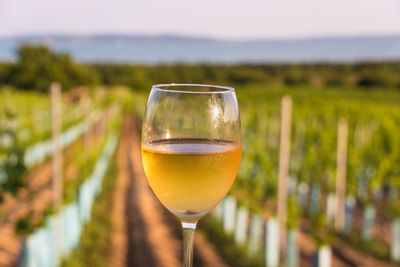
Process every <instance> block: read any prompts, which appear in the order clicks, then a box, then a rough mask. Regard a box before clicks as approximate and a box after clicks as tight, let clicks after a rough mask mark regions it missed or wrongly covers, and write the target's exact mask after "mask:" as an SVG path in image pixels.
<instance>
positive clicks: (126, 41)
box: [0, 34, 400, 63]
mask: <svg viewBox="0 0 400 267" xmlns="http://www.w3.org/2000/svg"><path fill="white" fill-rule="evenodd" d="M23 43H32V44H36V43H42V44H46V45H48V46H49V47H51V48H52V49H54V50H56V51H67V52H69V53H71V54H72V55H73V56H74V58H75V59H77V60H78V61H82V62H125V63H175V62H188V63H197V62H216V63H261V62H273V63H278V62H282V63H288V62H294V63H298V62H325V61H328V62H354V61H378V60H379V61H380V60H400V35H398V36H376V37H337V38H314V39H282V40H270V39H260V40H248V41H225V40H217V39H212V38H202V37H187V36H178V35H157V36H147V35H119V34H102V35H87V36H73V35H31V36H19V37H7V38H0V60H13V59H14V58H15V49H16V48H17V47H18V46H19V45H21V44H23Z"/></svg>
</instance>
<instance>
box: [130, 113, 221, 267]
mask: <svg viewBox="0 0 400 267" xmlns="http://www.w3.org/2000/svg"><path fill="white" fill-rule="evenodd" d="M129 127H130V128H131V129H136V128H135V126H134V125H133V122H132V121H131V122H130V125H129ZM130 132H131V135H130V136H129V138H128V140H129V141H128V144H127V147H128V148H130V149H128V152H129V151H130V152H131V153H130V154H129V155H127V157H123V158H124V159H126V160H129V162H130V163H131V164H130V166H129V168H128V170H127V171H128V172H129V176H130V177H131V179H130V183H129V189H128V192H127V198H126V208H127V210H126V215H127V223H126V226H127V232H128V239H129V240H128V245H129V246H128V255H127V266H138V267H140V266H152V267H176V266H181V265H182V263H181V257H182V256H181V255H182V249H181V247H182V243H181V242H182V239H181V230H180V225H179V223H178V221H177V220H176V219H175V217H174V216H173V215H171V214H170V213H169V212H168V211H166V209H165V208H164V207H163V206H162V205H161V204H160V203H159V202H158V200H157V199H156V198H155V196H154V194H153V192H152V191H151V189H150V187H149V186H148V184H147V181H146V178H145V176H144V173H143V169H142V164H141V159H140V158H141V157H140V141H139V135H138V133H137V132H136V130H131V131H130ZM125 166H126V165H125ZM195 266H204V267H205V266H213V267H227V266H228V265H226V264H225V263H224V261H223V260H222V258H221V257H220V256H219V255H218V254H217V252H216V249H215V248H214V246H212V245H211V244H210V243H209V242H208V241H207V240H206V239H205V238H204V236H203V235H202V234H201V233H200V232H199V233H196V239H195Z"/></svg>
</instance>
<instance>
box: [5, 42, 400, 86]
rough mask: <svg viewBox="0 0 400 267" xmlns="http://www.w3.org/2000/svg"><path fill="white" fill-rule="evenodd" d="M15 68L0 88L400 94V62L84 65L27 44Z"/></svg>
mask: <svg viewBox="0 0 400 267" xmlns="http://www.w3.org/2000/svg"><path fill="white" fill-rule="evenodd" d="M17 59H18V60H17V61H16V62H15V63H0V85H10V86H13V87H16V88H20V89H26V90H38V91H46V90H47V87H48V85H49V84H50V83H51V82H52V81H58V82H60V83H61V85H62V87H63V88H66V89H68V88H73V87H75V86H80V85H88V86H93V85H99V84H102V85H125V86H129V87H131V88H134V89H137V90H146V89H148V88H150V86H151V85H152V84H155V83H171V82H179V83H211V84H226V85H232V86H242V85H250V84H263V85H266V84H267V85H269V86H276V87H279V86H282V87H283V86H310V87H314V88H323V87H362V88H371V87H381V88H399V89H400V62H399V61H397V62H396V61H393V62H363V63H342V64H338V63H313V64H311V63H310V64H267V63H265V64H240V65H223V64H183V63H182V64H181V63H179V64H159V65H133V64H116V63H115V64H114V63H96V64H94V63H93V64H80V63H77V62H75V61H74V60H73V58H72V57H71V56H70V55H69V54H67V53H62V52H54V51H52V50H50V49H49V48H47V47H45V46H42V45H23V46H21V47H19V48H18V50H17Z"/></svg>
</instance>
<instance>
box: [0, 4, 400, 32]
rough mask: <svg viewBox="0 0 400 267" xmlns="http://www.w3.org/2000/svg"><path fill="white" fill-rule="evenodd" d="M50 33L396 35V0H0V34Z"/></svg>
mask: <svg viewBox="0 0 400 267" xmlns="http://www.w3.org/2000/svg"><path fill="white" fill-rule="evenodd" d="M49 33H52V34H54V33H58V34H79V35H86V34H96V33H121V34H146V35H155V34H180V35H190V36H203V37H204V36H207V37H214V38H220V39H231V40H244V39H262V38H270V39H281V38H309V37H329V36H332V37H333V36H370V35H391V34H400V0H197V1H193V0H192V1H190V0H0V36H17V35H24V34H49Z"/></svg>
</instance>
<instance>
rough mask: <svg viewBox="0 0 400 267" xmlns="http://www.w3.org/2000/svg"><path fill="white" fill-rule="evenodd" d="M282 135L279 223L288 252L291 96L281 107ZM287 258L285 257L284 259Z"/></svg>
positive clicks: (284, 248)
mask: <svg viewBox="0 0 400 267" xmlns="http://www.w3.org/2000/svg"><path fill="white" fill-rule="evenodd" d="M281 108H282V109H281V133H280V151H279V175H278V178H279V181H278V207H277V210H278V223H279V228H280V229H279V231H280V242H279V244H280V248H281V251H282V252H285V251H286V217H287V216H286V213H287V180H288V175H289V159H290V131H291V120H292V99H291V98H290V96H284V97H283V98H282V106H281ZM283 258H285V257H283Z"/></svg>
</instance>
